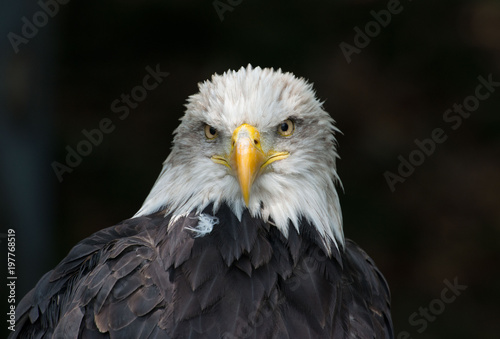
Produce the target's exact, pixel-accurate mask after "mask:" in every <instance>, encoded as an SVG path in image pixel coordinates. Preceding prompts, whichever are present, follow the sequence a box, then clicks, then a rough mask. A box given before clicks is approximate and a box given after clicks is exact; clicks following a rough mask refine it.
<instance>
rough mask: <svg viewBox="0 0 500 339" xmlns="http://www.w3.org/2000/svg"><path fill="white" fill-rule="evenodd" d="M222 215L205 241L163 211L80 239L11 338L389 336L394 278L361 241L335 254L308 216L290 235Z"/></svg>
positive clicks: (32, 298)
mask: <svg viewBox="0 0 500 339" xmlns="http://www.w3.org/2000/svg"><path fill="white" fill-rule="evenodd" d="M208 211H210V209H207V213H208V214H211V213H210V212H208ZM216 216H217V217H218V218H219V224H218V225H216V226H215V227H214V229H213V231H212V232H211V233H210V234H208V235H206V236H204V237H198V238H197V237H194V234H193V232H191V231H189V230H186V229H185V227H186V226H187V227H195V226H196V225H197V223H198V218H196V217H194V216H188V217H186V218H181V219H179V220H178V221H177V222H176V223H175V224H174V225H173V226H172V227H171V229H170V231H169V232H168V233H167V225H168V223H169V221H170V218H169V217H168V216H167V217H164V215H163V214H161V213H157V214H154V215H151V216H147V217H139V218H133V219H128V220H125V221H123V222H122V223H120V224H118V225H116V226H113V227H110V228H107V229H104V230H102V231H99V232H97V233H95V234H94V235H92V236H90V237H89V238H87V239H85V240H83V241H82V242H80V243H79V244H78V245H76V246H75V247H74V248H73V249H72V250H71V252H70V253H69V255H68V256H67V257H66V258H65V259H64V260H63V261H62V262H61V263H60V264H59V265H58V266H57V267H56V268H55V269H54V270H52V271H50V272H48V273H47V274H46V275H45V276H44V277H43V278H42V279H41V280H40V281H39V282H38V284H37V285H36V287H35V288H34V289H33V290H32V291H31V292H30V293H29V294H28V295H27V296H26V297H25V298H24V299H23V300H22V301H21V303H20V304H19V306H18V307H17V327H16V332H14V333H13V336H12V338H68V339H69V338H110V337H111V338H225V339H230V338H300V339H306V338H314V339H316V338H392V337H393V330H392V322H391V316H390V309H389V302H390V294H389V289H388V287H387V283H386V282H385V280H384V278H383V276H382V275H381V273H380V272H379V271H378V269H377V268H376V267H375V264H374V263H373V261H372V260H371V259H370V258H369V257H368V255H367V254H366V253H365V252H363V251H362V250H361V249H360V248H359V247H358V246H357V245H356V244H354V243H353V242H351V241H347V242H346V248H345V249H344V250H343V251H342V250H341V251H340V252H339V251H336V250H334V252H335V253H334V255H333V258H329V257H327V256H326V255H325V251H324V249H323V248H322V245H321V244H322V241H321V239H320V238H319V236H318V234H316V232H315V231H314V228H313V227H312V226H311V225H308V224H306V223H303V225H302V226H301V229H300V234H298V233H297V232H296V231H295V230H294V229H293V228H291V229H290V234H289V236H288V239H286V238H285V237H284V236H283V235H282V234H281V233H280V232H279V231H278V230H277V229H276V227H274V226H272V225H270V224H269V223H265V222H263V221H261V220H259V219H255V218H252V217H250V216H249V215H248V214H247V213H245V214H244V215H243V218H242V221H241V222H239V221H238V219H237V218H236V217H235V216H234V215H233V214H232V212H231V211H230V210H229V208H227V207H225V206H223V207H222V208H220V209H219V211H218V212H217V213H216Z"/></svg>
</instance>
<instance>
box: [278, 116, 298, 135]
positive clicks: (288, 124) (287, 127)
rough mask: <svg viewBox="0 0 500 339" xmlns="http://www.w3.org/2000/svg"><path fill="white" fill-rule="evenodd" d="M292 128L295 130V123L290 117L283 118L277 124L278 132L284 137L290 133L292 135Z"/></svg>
mask: <svg viewBox="0 0 500 339" xmlns="http://www.w3.org/2000/svg"><path fill="white" fill-rule="evenodd" d="M294 130H295V124H294V122H293V121H292V120H291V119H286V120H284V121H283V122H282V123H281V124H279V126H278V133H279V134H280V135H281V136H284V137H289V136H290V135H292V134H293V132H294Z"/></svg>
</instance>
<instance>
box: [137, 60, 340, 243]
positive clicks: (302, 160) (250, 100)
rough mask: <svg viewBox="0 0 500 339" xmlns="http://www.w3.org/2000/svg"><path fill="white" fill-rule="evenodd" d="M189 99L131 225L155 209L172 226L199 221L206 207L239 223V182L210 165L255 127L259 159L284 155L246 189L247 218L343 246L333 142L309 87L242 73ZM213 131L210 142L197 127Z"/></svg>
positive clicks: (275, 75)
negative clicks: (287, 125) (246, 127)
mask: <svg viewBox="0 0 500 339" xmlns="http://www.w3.org/2000/svg"><path fill="white" fill-rule="evenodd" d="M199 90H200V91H199V93H197V94H194V95H192V96H190V97H189V99H188V104H187V105H186V108H187V109H186V113H185V115H184V117H182V118H181V124H180V125H179V127H178V128H177V129H176V130H175V132H174V134H175V137H174V143H173V148H172V151H171V153H170V155H169V156H168V157H167V159H166V160H165V162H164V163H163V169H162V171H161V174H160V176H159V178H158V180H157V181H156V183H155V184H154V186H153V188H152V189H151V192H150V193H149V195H148V197H147V198H146V200H145V202H144V204H143V206H142V207H141V209H140V210H139V211H138V212H137V214H136V215H135V217H137V216H142V215H148V214H151V213H154V212H156V211H158V210H160V209H164V210H165V214H166V215H168V214H173V218H172V220H176V219H177V218H179V217H182V216H185V215H187V214H189V213H190V212H193V211H194V212H195V213H197V214H199V213H201V212H202V211H203V210H204V209H205V207H207V205H209V204H210V203H212V204H213V206H214V213H215V212H216V211H217V210H218V208H219V207H220V206H221V204H223V203H226V204H227V205H228V206H229V207H230V208H231V209H232V211H233V212H234V214H235V215H236V216H237V217H238V218H240V219H241V216H242V213H243V211H244V209H245V208H247V207H246V205H245V202H244V200H243V197H242V194H241V191H240V186H239V183H238V180H237V179H236V178H235V176H234V175H233V174H232V173H231V171H230V170H229V169H228V168H227V167H225V166H223V165H221V164H218V163H215V162H213V161H212V160H211V157H212V156H213V155H215V154H224V153H228V152H229V149H230V147H231V141H230V140H231V135H232V133H233V131H234V130H235V129H236V128H237V127H238V126H240V125H242V124H244V123H246V124H250V125H252V126H254V127H256V128H257V129H258V130H259V132H260V135H261V139H262V140H261V144H262V148H263V150H264V151H267V150H268V149H269V148H273V149H274V150H277V151H287V152H289V153H290V155H289V156H288V157H287V158H286V159H283V160H278V161H275V162H273V163H272V164H271V165H269V166H268V168H267V169H266V171H265V172H264V173H263V174H262V175H260V176H259V177H258V178H257V179H256V181H255V182H254V184H253V186H252V192H251V197H250V201H249V206H248V209H249V212H250V214H251V215H252V216H254V217H260V218H263V219H264V220H266V221H267V220H270V221H272V223H273V224H274V225H275V226H276V227H277V228H278V229H279V230H280V231H281V232H282V233H283V234H284V235H285V236H288V228H289V227H290V226H292V227H295V228H296V229H297V230H298V229H299V222H300V219H301V218H304V219H305V220H307V221H309V222H310V223H311V224H312V225H313V226H314V227H316V229H317V230H318V232H319V234H320V235H321V237H322V239H323V241H324V244H325V246H326V247H327V249H328V250H329V251H330V250H331V244H332V243H333V244H334V245H335V246H336V247H337V248H339V245H341V246H343V244H344V235H343V231H342V215H341V210H340V204H339V199H338V195H337V191H336V189H335V183H336V182H337V181H338V176H337V172H336V164H335V161H336V158H337V157H338V155H337V152H336V140H335V137H334V134H333V133H334V132H336V131H338V130H337V129H336V127H335V126H334V120H333V119H332V118H331V117H330V115H329V114H328V113H327V112H325V111H324V110H323V108H322V103H321V102H319V101H318V100H317V99H316V97H315V93H314V91H313V89H312V86H311V85H310V84H308V83H307V82H306V81H305V80H303V79H302V78H301V79H298V78H296V77H295V76H294V75H293V74H291V73H282V72H281V70H280V69H279V70H277V71H274V70H273V69H269V68H265V69H261V68H260V67H257V68H252V67H251V66H250V65H249V66H248V67H247V68H241V69H240V70H238V71H228V72H226V73H224V74H222V75H214V76H213V77H212V79H211V81H205V82H203V83H200V84H199ZM290 117H292V118H293V119H294V120H295V121H296V127H295V132H294V134H293V135H292V136H291V137H287V138H283V137H279V135H278V133H277V126H279V125H280V123H281V122H283V121H284V120H286V119H288V118H290ZM206 124H208V125H210V126H213V127H215V128H216V129H217V131H218V134H219V135H218V137H217V141H216V142H213V141H210V140H207V139H206V137H205V132H204V127H205V126H206Z"/></svg>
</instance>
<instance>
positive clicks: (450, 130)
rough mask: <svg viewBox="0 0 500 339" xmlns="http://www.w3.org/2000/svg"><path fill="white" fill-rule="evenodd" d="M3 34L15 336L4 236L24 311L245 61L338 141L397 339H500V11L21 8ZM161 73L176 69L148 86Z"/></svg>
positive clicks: (0, 193) (145, 180)
mask: <svg viewBox="0 0 500 339" xmlns="http://www.w3.org/2000/svg"><path fill="white" fill-rule="evenodd" d="M65 2H67V3H65ZM373 11H374V12H373ZM44 13H45V14H44ZM388 14H390V16H389V15H388ZM376 18H378V20H379V21H377V19H376ZM384 26H385V27H384ZM0 28H1V45H0V88H1V96H0V164H1V166H0V183H1V186H0V213H1V221H0V223H1V226H0V241H1V244H0V248H1V253H2V254H1V255H2V259H0V261H1V262H3V264H2V265H3V267H4V268H2V272H4V273H3V274H2V281H1V282H0V284H1V285H2V291H4V292H3V294H2V295H3V297H2V305H5V306H4V308H2V311H1V312H0V313H1V314H3V316H2V319H1V321H2V324H3V325H2V331H3V330H4V328H5V324H6V321H5V319H3V318H4V317H5V318H6V317H7V316H6V312H7V311H8V306H7V304H6V301H7V290H5V286H6V284H7V282H8V280H7V279H6V276H7V275H8V274H7V273H5V272H6V271H7V268H6V257H7V239H6V237H5V235H6V234H7V230H8V229H14V230H15V232H16V252H15V253H16V271H15V275H16V276H17V282H16V299H17V302H18V301H19V300H20V299H21V297H22V296H23V295H24V294H25V293H26V292H27V291H28V290H29V289H31V288H32V287H33V286H34V285H35V283H36V281H37V280H38V279H39V278H40V277H41V275H42V274H43V273H44V272H46V271H48V270H49V269H51V268H52V267H54V266H55V265H56V264H57V263H58V262H59V261H60V260H61V259H62V258H63V257H64V256H65V255H66V254H67V252H68V251H69V250H70V249H71V247H72V246H74V245H75V244H76V243H77V242H78V241H79V240H81V239H83V238H85V237H87V236H89V235H90V234H91V233H93V232H95V231H98V230H100V229H102V228H105V227H108V226H111V225H113V224H115V223H117V222H119V221H121V220H123V219H126V218H129V217H131V216H132V215H133V214H134V213H135V212H136V211H137V210H138V209H139V207H140V206H141V203H142V202H143V200H144V198H145V197H146V195H147V194H148V192H149V190H150V188H151V186H152V185H153V183H154V181H155V180H156V178H157V176H158V174H159V172H160V169H161V163H162V162H163V160H164V159H165V158H166V157H167V155H168V153H169V149H170V145H171V138H172V137H171V134H172V131H173V130H174V128H175V127H176V126H177V124H178V119H179V118H180V117H181V115H182V114H183V111H184V106H183V105H184V103H185V100H186V98H187V96H189V95H190V94H193V93H195V92H196V91H197V83H198V82H200V81H203V80H205V79H208V78H209V77H210V76H211V74H213V73H215V72H217V73H222V72H224V71H225V70H227V69H238V68H240V67H241V66H246V65H247V64H249V63H250V64H252V65H253V66H261V67H274V68H282V69H283V70H284V71H290V72H293V73H295V74H296V75H298V76H302V77H304V78H306V79H309V80H310V81H311V82H313V83H314V84H315V88H316V91H317V95H318V97H319V98H320V99H321V100H324V101H325V104H324V105H325V108H326V110H327V111H328V112H329V113H330V114H331V115H332V116H333V117H334V118H335V120H336V121H337V124H338V127H339V128H340V130H341V131H342V132H343V134H341V135H339V136H338V140H339V144H340V148H339V152H340V156H341V160H340V161H339V162H338V170H339V175H340V177H341V178H342V181H343V187H344V191H343V192H341V193H340V196H341V204H342V207H343V215H344V230H345V234H346V236H347V237H348V238H351V239H353V240H355V241H356V242H357V243H358V244H359V245H360V246H361V247H362V248H363V249H365V250H366V251H367V252H368V253H369V254H370V255H371V256H372V258H373V259H374V260H375V262H376V263H377V265H378V266H379V268H380V269H381V271H382V272H383V273H384V274H385V277H386V278H387V280H388V282H389V285H390V287H391V291H392V315H393V320H394V327H395V332H396V334H397V335H399V336H398V337H399V338H409V337H411V338H479V337H481V338H497V337H498V333H499V331H500V321H499V319H500V310H499V307H498V304H499V302H500V292H499V287H500V286H499V282H498V278H499V274H498V268H499V264H498V263H499V262H500V249H499V245H500V241H499V239H500V195H499V191H500V176H499V173H500V158H499V155H500V138H499V136H500V115H499V113H500V112H499V108H500V86H499V84H495V82H500V2H498V1H486V0H484V1H480V0H478V1H457V0H453V1H451V0H443V1H439V2H437V1H430V0H419V1H410V0H406V1H401V2H398V1H395V0H391V1H370V0H364V1H362V0H357V1H329V2H327V1H308V2H306V1H301V2H296V1H295V2H294V1H286V2H285V1H272V2H269V1H242V0H222V1H201V0H192V1H180V0H178V1H157V0H148V1H144V0H143V1H133V0H128V1H112V0H103V1H99V2H97V1H95V2H89V1H86V2H83V1H80V2H77V1H72V2H69V1H68V0H64V1H63V0H60V2H56V1H55V0H45V1H44V0H42V1H41V2H38V3H37V2H35V1H21V0H7V1H3V2H2V4H1V12H0ZM367 30H368V31H367ZM360 32H361V33H360ZM342 46H343V47H342ZM342 48H343V49H344V52H343V51H342ZM346 56H347V57H346ZM148 66H149V67H150V68H151V69H156V68H157V67H158V68H159V70H161V72H168V73H169V75H168V76H167V77H165V78H163V79H162V82H161V83H159V84H158V86H157V87H156V88H155V89H152V90H149V91H143V90H142V89H141V88H140V86H142V83H143V79H144V77H145V76H146V75H147V74H148V70H147V69H146V67H148ZM479 77H483V79H485V81H488V80H489V82H490V85H488V86H489V90H488V86H485V85H482V87H481V88H480V89H479V93H480V94H481V96H482V97H483V98H484V96H486V94H488V98H484V99H477V98H476V96H477V92H476V89H477V88H478V86H479V85H480V84H481V80H479ZM483 82H484V81H483ZM137 86H139V87H137ZM495 89H496V91H495ZM129 94H132V99H130V100H131V104H127V105H128V109H129V114H128V115H127V116H124V112H125V111H124V110H123V111H121V112H119V113H118V112H117V107H121V108H123V107H125V106H124V103H120V105H118V106H115V109H113V108H112V103H113V102H115V100H117V99H118V100H119V101H120V100H124V99H123V98H125V97H122V95H129ZM133 96H135V98H136V99H137V98H139V99H140V100H133ZM464 103H465V104H466V105H467V106H466V107H468V108H469V109H468V110H469V113H470V115H468V112H465V113H463V117H462V116H461V115H459V113H456V112H453V113H449V112H448V113H446V112H447V111H448V110H450V109H451V110H454V109H456V107H457V106H455V108H454V105H455V104H464ZM448 114H449V115H448ZM465 116H467V118H465ZM106 119H109V120H106ZM459 122H460V124H459ZM106 123H108V125H107V126H108V128H111V127H112V128H113V131H111V132H110V133H102V138H99V137H98V134H99V133H97V134H96V133H95V132H94V134H93V136H94V143H95V145H92V146H91V147H92V148H91V149H89V147H88V146H89V145H91V144H90V141H91V140H90V141H89V138H88V137H87V136H86V135H85V134H84V133H83V132H82V131H83V130H86V131H88V132H89V133H91V134H92V131H93V130H94V129H99V126H100V125H101V124H106ZM109 124H111V125H109ZM110 126H111V127H110ZM437 128H440V129H442V131H443V132H442V133H443V134H444V135H446V140H445V141H444V142H441V143H436V144H435V147H434V150H432V151H429V152H428V153H429V155H428V156H427V155H426V156H424V157H423V158H419V153H418V152H415V150H418V146H417V144H416V143H415V139H418V140H420V141H422V142H424V140H425V139H429V138H432V133H433V131H434V130H435V129H437ZM441 140H442V139H441ZM427 145H428V147H429V149H432V147H431V146H430V144H429V143H427ZM78 147H79V148H78ZM70 149H72V150H78V149H79V150H80V151H81V152H83V153H88V155H85V156H81V159H80V160H79V161H78V158H76V156H75V157H74V158H71V157H70V159H69V161H70V162H72V164H73V165H74V166H68V163H67V161H68V159H67V154H68V152H70V151H69V150H70ZM420 154H423V153H420ZM411 157H413V158H412V159H413V160H412V161H413V162H414V163H418V164H419V165H418V166H413V167H414V170H413V173H411V175H407V174H408V173H404V174H405V175H407V177H404V176H402V174H401V172H399V170H398V166H401V165H400V163H401V161H402V160H401V159H405V160H409V158H411ZM54 166H55V167H54ZM62 166H68V167H67V168H65V167H62ZM400 170H402V171H404V170H406V171H411V169H408V168H406V169H404V168H401V169H400ZM56 172H58V173H59V178H58V176H57V175H56ZM388 172H391V173H392V174H393V175H394V177H393V178H395V176H399V179H397V180H399V181H395V182H394V183H395V184H394V185H393V189H392V190H391V188H390V186H389V185H388V182H387V179H386V177H385V176H387V175H389V174H388ZM384 173H385V176H384ZM394 180H396V179H394ZM339 190H341V189H340V188H339ZM341 191H342V190H341ZM445 280H447V281H448V282H449V284H452V285H453V284H459V285H466V286H467V288H466V289H465V290H464V287H462V288H459V289H458V290H456V291H455V293H453V291H452V290H450V289H449V287H447V284H446V283H445V282H444V281H445ZM446 288H448V290H445V289H446ZM443 296H444V297H443ZM453 296H456V298H452V297H453ZM443 298H444V299H443ZM450 299H453V301H450ZM5 332H7V331H5Z"/></svg>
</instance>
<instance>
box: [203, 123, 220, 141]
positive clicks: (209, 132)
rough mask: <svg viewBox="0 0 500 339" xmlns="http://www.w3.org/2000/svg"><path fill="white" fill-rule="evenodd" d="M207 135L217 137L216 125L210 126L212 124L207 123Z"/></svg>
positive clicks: (211, 137)
mask: <svg viewBox="0 0 500 339" xmlns="http://www.w3.org/2000/svg"><path fill="white" fill-rule="evenodd" d="M205 136H206V137H207V139H214V138H215V137H217V130H216V129H215V127H213V126H210V125H205Z"/></svg>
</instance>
